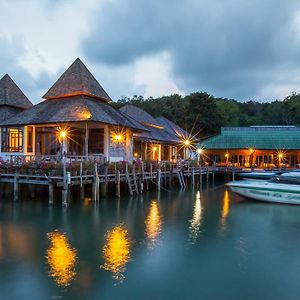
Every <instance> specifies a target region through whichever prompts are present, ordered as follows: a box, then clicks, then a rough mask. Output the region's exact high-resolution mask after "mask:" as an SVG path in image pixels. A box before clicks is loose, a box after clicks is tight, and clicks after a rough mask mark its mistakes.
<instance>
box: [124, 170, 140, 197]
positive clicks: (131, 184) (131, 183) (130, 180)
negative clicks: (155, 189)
mask: <svg viewBox="0 0 300 300" xmlns="http://www.w3.org/2000/svg"><path fill="white" fill-rule="evenodd" d="M126 179H127V184H128V190H129V194H130V195H131V196H133V193H136V194H138V193H139V190H138V185H137V180H136V175H135V173H133V174H132V175H129V173H128V172H127V173H126Z"/></svg>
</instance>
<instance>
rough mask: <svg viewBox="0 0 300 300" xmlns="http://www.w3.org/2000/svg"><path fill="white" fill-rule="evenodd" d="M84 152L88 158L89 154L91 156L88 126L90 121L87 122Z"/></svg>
mask: <svg viewBox="0 0 300 300" xmlns="http://www.w3.org/2000/svg"><path fill="white" fill-rule="evenodd" d="M84 154H85V156H86V158H88V156H89V126H88V122H86V123H85V139H84Z"/></svg>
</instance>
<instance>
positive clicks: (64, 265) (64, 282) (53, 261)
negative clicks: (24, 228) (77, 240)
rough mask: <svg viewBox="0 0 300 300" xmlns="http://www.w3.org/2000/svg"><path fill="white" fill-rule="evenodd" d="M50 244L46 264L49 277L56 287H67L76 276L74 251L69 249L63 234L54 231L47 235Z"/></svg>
mask: <svg viewBox="0 0 300 300" xmlns="http://www.w3.org/2000/svg"><path fill="white" fill-rule="evenodd" d="M48 239H49V240H50V242H51V246H50V248H49V249H48V250H47V256H46V258H47V262H48V264H49V266H50V271H49V275H50V276H51V277H53V278H54V281H55V282H56V284H57V285H58V286H68V285H70V283H71V281H72V280H73V279H74V278H75V276H76V271H75V263H76V260H77V255H76V250H75V249H74V248H71V246H70V244H69V242H68V239H67V237H66V235H65V234H64V233H60V232H58V231H54V232H51V233H48Z"/></svg>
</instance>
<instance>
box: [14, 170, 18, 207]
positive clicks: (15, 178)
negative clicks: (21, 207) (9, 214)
mask: <svg viewBox="0 0 300 300" xmlns="http://www.w3.org/2000/svg"><path fill="white" fill-rule="evenodd" d="M18 200H19V174H18V173H16V174H15V177H14V201H18Z"/></svg>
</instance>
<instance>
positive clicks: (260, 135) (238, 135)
mask: <svg viewBox="0 0 300 300" xmlns="http://www.w3.org/2000/svg"><path fill="white" fill-rule="evenodd" d="M200 146H201V147H204V148H205V149H249V148H255V149H266V150H267V149H276V150H279V149H286V150H296V149H300V127H295V126H288V127H287V126H259V127H223V128H222V129H221V134H220V135H217V136H215V137H212V138H210V139H207V140H205V141H203V142H202V143H201V144H200Z"/></svg>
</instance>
